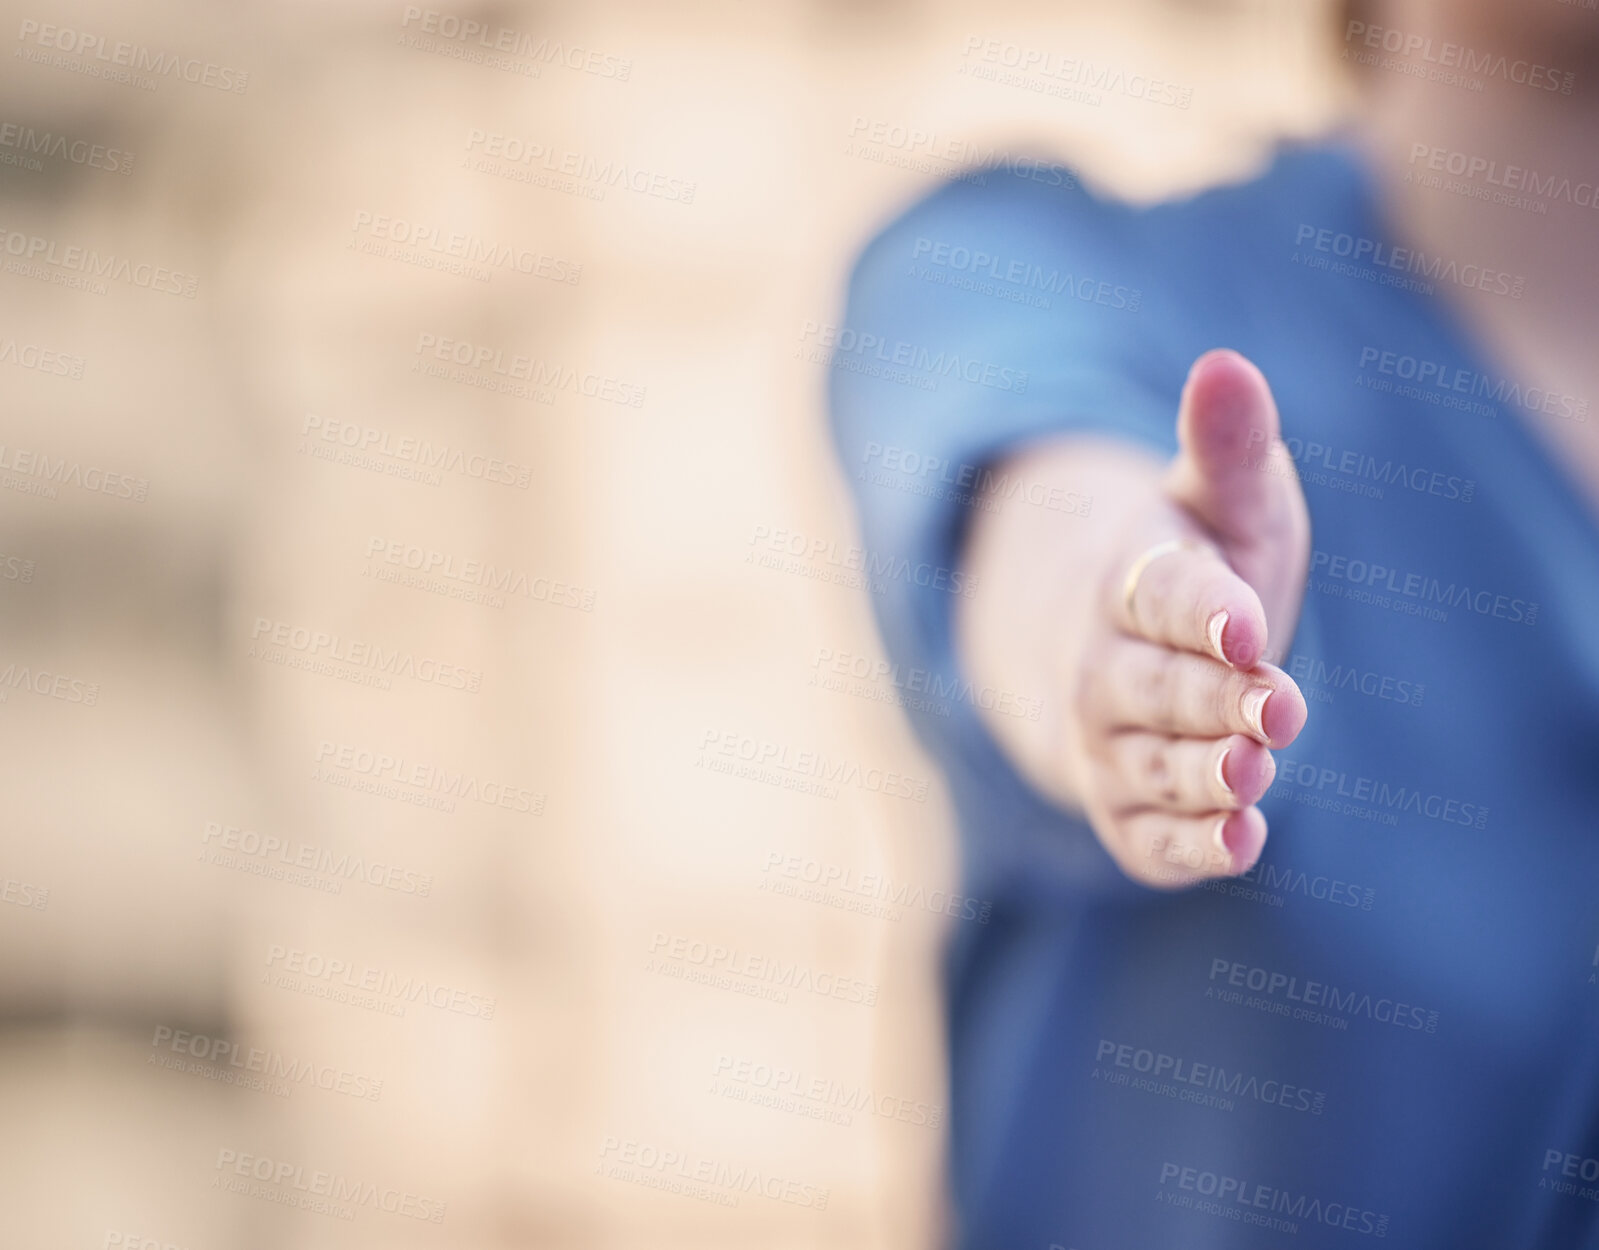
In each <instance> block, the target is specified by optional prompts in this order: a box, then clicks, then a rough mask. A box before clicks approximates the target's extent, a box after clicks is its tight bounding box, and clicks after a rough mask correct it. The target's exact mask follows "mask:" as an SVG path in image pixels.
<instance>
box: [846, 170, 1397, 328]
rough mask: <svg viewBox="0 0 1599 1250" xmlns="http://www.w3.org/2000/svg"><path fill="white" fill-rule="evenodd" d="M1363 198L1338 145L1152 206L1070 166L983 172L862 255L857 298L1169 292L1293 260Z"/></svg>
mask: <svg viewBox="0 0 1599 1250" xmlns="http://www.w3.org/2000/svg"><path fill="white" fill-rule="evenodd" d="M1365 200H1366V189H1365V183H1364V176H1363V175H1362V173H1361V172H1360V167H1359V164H1358V162H1357V161H1356V160H1355V159H1354V158H1353V156H1352V155H1351V154H1350V153H1349V152H1348V151H1347V150H1345V149H1343V148H1342V147H1339V146H1337V145H1317V146H1296V147H1285V148H1282V149H1279V150H1278V151H1277V152H1276V154H1275V155H1274V156H1273V158H1272V159H1271V160H1270V161H1269V163H1268V164H1267V165H1266V166H1265V167H1264V168H1263V169H1262V170H1260V171H1259V172H1258V173H1256V174H1255V175H1253V176H1251V177H1248V178H1246V179H1244V180H1242V181H1238V182H1233V183H1230V184H1226V185H1220V186H1215V187H1210V188H1207V189H1205V190H1203V191H1200V192H1198V193H1196V194H1192V195H1188V196H1184V197H1182V198H1177V199H1170V200H1164V201H1160V202H1156V203H1153V204H1133V203H1129V202H1126V201H1123V200H1120V199H1117V198H1115V197H1114V196H1111V195H1108V194H1102V193H1098V192H1096V191H1094V190H1092V189H1090V188H1089V187H1088V186H1087V185H1086V184H1085V183H1084V181H1083V180H1082V178H1081V177H1080V176H1079V174H1078V173H1077V172H1076V171H1074V170H1072V169H1070V168H1069V167H1066V166H1061V165H1052V164H1048V163H1045V162H1018V163H1016V164H1013V165H1009V166H1003V167H992V168H987V169H980V170H974V171H972V172H970V173H968V174H966V175H963V176H962V177H961V178H960V179H957V180H955V181H952V182H949V183H946V184H945V185H943V186H941V187H939V188H938V189H936V190H935V191H933V192H932V193H930V194H928V195H927V196H925V197H923V198H922V199H921V200H919V201H917V202H916V203H914V204H912V205H911V206H910V207H909V208H908V209H906V210H904V211H903V212H901V213H900V214H899V215H898V216H897V217H895V218H894V219H893V220H891V221H890V222H889V223H888V224H887V225H886V226H884V227H883V228H882V229H881V230H880V231H879V232H878V233H877V234H876V235H875V236H874V237H873V238H872V239H871V241H870V242H869V243H868V244H867V245H866V247H865V248H864V250H863V251H862V253H861V255H860V259H859V261H858V262H857V264H856V266H855V269H854V272H853V275H852V280H851V293H852V296H855V297H869V296H871V295H872V294H874V293H875V294H876V295H878V296H879V297H881V296H884V295H887V294H889V293H890V292H898V293H899V294H900V296H901V297H904V296H905V295H906V294H907V293H909V292H912V291H919V292H920V298H924V299H926V298H932V299H934V300H937V299H938V296H937V295H936V294H935V292H936V289H937V288H940V287H942V288H945V289H946V291H948V290H955V291H968V292H969V291H971V290H972V289H973V287H974V285H976V284H990V291H991V293H992V292H995V291H997V292H998V293H1001V294H1008V293H1009V290H1008V288H1010V287H1013V286H1017V285H1020V286H1023V287H1026V286H1029V285H1031V286H1035V287H1036V286H1039V285H1041V284H1043V285H1048V284H1050V283H1051V282H1053V283H1054V284H1055V285H1057V286H1058V285H1059V283H1060V282H1061V281H1062V280H1070V281H1074V282H1078V283H1081V282H1083V281H1084V280H1087V281H1089V282H1090V283H1095V284H1097V283H1098V282H1101V281H1109V282H1111V283H1112V284H1113V285H1115V284H1120V285H1123V286H1133V285H1138V284H1140V283H1142V284H1143V285H1145V286H1147V285H1150V284H1151V283H1154V284H1156V285H1160V284H1162V283H1170V282H1173V281H1181V279H1182V277H1183V275H1184V274H1185V272H1187V271H1194V272H1195V274H1196V276H1197V275H1198V273H1200V272H1203V271H1208V270H1211V269H1214V268H1215V267H1216V266H1217V265H1218V264H1223V263H1231V262H1236V261H1237V260H1239V259H1242V258H1244V256H1245V255H1246V254H1249V253H1255V254H1258V255H1260V256H1263V257H1265V258H1267V259H1268V260H1269V259H1270V258H1272V257H1274V256H1275V255H1276V254H1277V253H1278V252H1283V254H1284V255H1286V254H1287V252H1284V247H1283V245H1284V241H1285V240H1286V245H1287V248H1288V249H1289V250H1291V248H1292V246H1293V240H1294V235H1295V232H1296V231H1297V230H1298V229H1299V228H1300V227H1301V226H1302V225H1315V226H1316V228H1318V229H1319V228H1323V223H1335V224H1340V225H1342V224H1344V223H1348V222H1350V221H1353V220H1355V219H1358V218H1359V217H1361V216H1362V215H1363V213H1364V212H1365V207H1364V205H1365ZM1062 266H1064V267H1065V270H1066V272H1065V273H1064V275H1063V274H1062V273H1061V272H1060V271H1061V269H1062ZM1096 267H1097V269H1098V270H1099V271H1102V272H1096V271H1095V270H1096ZM1052 269H1053V270H1055V271H1056V276H1055V278H1054V279H1051V278H1050V271H1051V270H1052ZM992 284H998V285H997V286H994V285H992ZM928 288H933V289H934V290H933V291H929V290H928ZM1068 306H1069V305H1068Z"/></svg>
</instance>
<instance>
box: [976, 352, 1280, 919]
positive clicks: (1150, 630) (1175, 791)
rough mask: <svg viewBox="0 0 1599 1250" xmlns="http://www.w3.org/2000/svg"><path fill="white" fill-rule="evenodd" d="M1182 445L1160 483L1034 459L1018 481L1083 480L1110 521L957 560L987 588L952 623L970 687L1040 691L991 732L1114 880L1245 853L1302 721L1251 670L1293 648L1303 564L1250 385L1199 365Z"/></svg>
mask: <svg viewBox="0 0 1599 1250" xmlns="http://www.w3.org/2000/svg"><path fill="white" fill-rule="evenodd" d="M1177 435H1178V445H1179V450H1178V454H1177V455H1176V456H1175V457H1174V458H1173V460H1172V461H1171V462H1170V464H1168V465H1166V466H1164V468H1158V467H1156V466H1155V465H1153V464H1147V463H1142V462H1140V460H1139V458H1138V457H1136V456H1129V455H1128V454H1127V453H1126V452H1115V453H1112V452H1109V451H1105V450H1101V449H1096V448H1095V446H1094V444H1093V443H1092V442H1080V440H1076V439H1071V438H1068V439H1065V440H1061V441H1060V443H1059V444H1058V445H1057V446H1056V447H1055V448H1053V449H1051V450H1047V451H1045V452H1042V453H1037V452H1035V453H1033V456H1032V460H1031V465H1030V467H1028V469H1027V471H1029V472H1035V473H1048V474H1051V475H1052V476H1059V474H1060V473H1062V472H1071V473H1073V474H1074V475H1075V476H1076V477H1077V478H1078V479H1079V481H1080V483H1093V484H1094V485H1095V487H1096V490H1095V497H1096V504H1095V506H1096V510H1098V511H1100V512H1101V513H1108V514H1109V515H1108V522H1109V523H1108V524H1101V525H1099V526H1098V527H1096V528H1094V529H1093V530H1091V531H1088V530H1085V531H1083V532H1080V533H1076V534H1066V535H1065V536H1064V539H1063V534H1062V531H1061V530H1060V529H1058V528H1051V527H1047V526H1045V525H1044V524H1043V523H1042V522H1040V521H1039V520H1038V519H1036V518H1032V517H1018V518H1011V519H1008V520H1004V521H988V520H980V521H978V522H977V523H976V525H975V526H974V534H973V536H972V537H971V538H970V539H969V541H968V546H967V559H968V564H969V566H972V567H974V568H975V571H976V573H977V575H978V577H979V578H982V577H984V576H988V580H989V584H988V585H987V586H986V587H985V593H984V595H983V596H981V597H979V598H977V599H974V601H973V603H972V605H971V606H970V607H969V608H966V609H964V615H965V617H966V619H964V620H962V621H959V622H958V625H957V627H958V635H959V637H960V645H961V649H962V656H963V660H964V661H965V662H966V663H967V665H968V667H969V668H973V669H975V670H976V673H975V675H976V676H978V677H979V678H980V679H983V680H992V681H994V682H996V683H1032V684H1030V685H1025V686H1023V687H1022V688H1023V689H1029V690H1039V691H1040V692H1041V693H1042V696H1043V697H1042V698H1041V700H1040V701H1041V703H1042V704H1043V705H1044V706H1045V707H1046V709H1048V713H1047V714H1046V715H1044V716H1042V717H1040V718H1039V720H1038V722H1037V723H1034V724H1026V723H1020V722H1017V721H1016V720H1015V718H1005V717H998V716H990V717H989V718H988V720H989V724H990V728H991V729H992V730H993V731H994V733H995V736H996V737H997V738H998V739H999V740H1000V743H1001V745H1002V746H1004V747H1006V748H1007V749H1008V752H1009V754H1010V756H1011V758H1012V760H1013V762H1014V763H1016V765H1017V766H1018V768H1019V770H1020V771H1021V772H1022V773H1023V775H1024V776H1026V777H1028V779H1029V780H1030V781H1032V782H1033V783H1034V784H1035V786H1037V787H1038V788H1039V789H1040V790H1041V791H1042V792H1043V793H1045V794H1046V795H1048V796H1049V797H1051V798H1053V799H1055V800H1056V801H1057V802H1059V803H1060V804H1061V805H1062V806H1065V807H1067V808H1070V809H1074V810H1077V811H1079V812H1080V813H1081V814H1082V815H1083V816H1084V817H1085V818H1086V819H1087V821H1088V823H1089V824H1090V825H1091V826H1092V828H1093V830H1094V833H1095V834H1096V836H1097V837H1098V838H1099V840H1100V842H1101V843H1102V844H1103V845H1104V847H1105V849H1106V851H1107V852H1108V853H1109V854H1110V855H1111V857H1112V858H1113V859H1114V860H1115V861H1116V863H1117V864H1118V865H1119V866H1120V867H1121V869H1122V871H1123V872H1125V873H1126V874H1127V875H1128V876H1129V877H1131V878H1132V879H1134V880H1136V881H1140V882H1142V883H1144V884H1146V885H1150V886H1154V887H1157V888H1167V889H1171V888H1180V887H1184V886H1189V885H1192V884H1194V883H1196V882H1198V881H1201V880H1204V879H1206V878H1211V877H1219V876H1232V875H1237V874H1238V873H1241V872H1244V871H1247V870H1248V869H1249V868H1250V867H1251V866H1252V865H1253V864H1254V863H1255V861H1256V860H1257V859H1258V858H1259V857H1260V853H1261V850H1262V849H1263V847H1264V846H1265V841H1266V822H1265V819H1264V817H1263V816H1262V815H1261V813H1260V811H1259V809H1258V808H1257V807H1256V806H1255V804H1256V803H1257V802H1258V801H1259V800H1260V798H1261V797H1262V796H1263V795H1264V794H1265V793H1266V791H1267V789H1268V788H1269V787H1270V785H1271V782H1272V779H1273V777H1274V775H1275V771H1276V766H1275V764H1274V762H1273V760H1272V756H1271V751H1272V750H1277V749H1281V748H1283V747H1286V746H1287V745H1289V744H1290V743H1291V742H1292V741H1293V740H1294V738H1295V737H1296V736H1297V735H1298V734H1299V732H1300V730H1301V729H1302V728H1303V727H1304V724H1305V719H1306V715H1307V711H1306V706H1305V700H1304V697H1303V695H1302V694H1301V693H1300V691H1299V688H1298V687H1297V686H1296V685H1295V684H1294V682H1293V681H1292V680H1291V679H1290V678H1289V677H1288V675H1287V674H1286V673H1284V672H1283V671H1282V670H1281V669H1279V668H1277V667H1275V666H1274V665H1272V664H1271V663H1268V662H1267V661H1266V658H1265V657H1266V656H1267V655H1268V654H1271V651H1270V648H1271V646H1272V643H1273V640H1280V641H1281V643H1282V644H1286V642H1287V641H1288V640H1289V639H1290V638H1291V637H1292V635H1293V631H1294V627H1295V625H1296V624H1297V621H1298V615H1299V609H1300V604H1301V603H1302V601H1303V597H1304V592H1305V585H1306V576H1307V569H1308V566H1309V558H1310V520H1309V513H1308V510H1307V509H1306V506H1305V499H1304V494H1303V492H1302V490H1301V488H1300V484H1299V479H1298V475H1297V473H1296V471H1295V468H1294V464H1293V460H1292V458H1291V457H1290V455H1289V454H1288V451H1287V448H1286V447H1285V446H1284V445H1283V443H1282V440H1281V437H1280V425H1279V419H1278V414H1277V408H1276V404H1275V402H1274V401H1273V399H1272V395H1271V390H1270V388H1269V387H1268V385H1267V384H1266V380H1265V378H1264V377H1263V376H1262V375H1261V373H1260V371H1259V370H1258V369H1256V368H1255V366H1254V365H1252V364H1251V363H1250V362H1249V361H1247V360H1246V359H1244V358H1243V357H1242V356H1240V355H1238V354H1237V353H1235V352H1230V351H1213V352H1207V353H1206V354H1205V355H1204V356H1201V357H1200V358H1199V360H1197V361H1196V362H1195V364H1194V366H1193V368H1192V369H1191V370H1190V373H1189V376H1188V380H1187V383H1186V385H1185V386H1184V389H1183V394H1182V398H1181V402H1180V404H1179V408H1178V416H1177ZM1074 444H1077V445H1076V446H1074ZM1107 487H1108V489H1109V491H1110V493H1111V495H1112V497H1113V499H1112V506H1111V507H1109V508H1106V509H1099V505H1098V499H1099V495H1100V491H1101V490H1104V489H1106V488H1107ZM978 515H979V516H980V517H981V516H982V515H983V514H981V513H979V514H978ZM985 530H986V532H984V531H985ZM1179 542H1180V543H1181V545H1179ZM1046 585H1047V586H1048V587H1049V589H1048V590H1041V589H1040V587H1041V586H1046ZM1129 589H1130V590H1131V594H1130V595H1129V593H1128V591H1129ZM1018 621H1029V622H1032V624H1031V625H1030V626H1028V625H1023V626H1020V627H1018V625H1017V622H1018ZM1000 688H1005V686H1004V685H1003V684H1002V685H1001V687H1000ZM1011 688H1016V687H1015V686H1014V685H1012V686H1011Z"/></svg>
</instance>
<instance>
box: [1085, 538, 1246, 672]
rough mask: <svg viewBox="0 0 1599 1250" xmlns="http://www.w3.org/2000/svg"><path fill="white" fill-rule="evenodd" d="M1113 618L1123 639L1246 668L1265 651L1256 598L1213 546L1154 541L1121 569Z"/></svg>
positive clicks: (1196, 543) (1186, 542) (1193, 541)
mask: <svg viewBox="0 0 1599 1250" xmlns="http://www.w3.org/2000/svg"><path fill="white" fill-rule="evenodd" d="M1122 591H1123V593H1122V594H1120V595H1119V596H1118V602H1117V605H1116V613H1117V619H1118V624H1119V625H1120V626H1121V628H1122V631H1123V632H1124V633H1128V634H1131V635H1133V636H1134V637H1135V638H1143V639H1145V640H1146V641H1148V642H1154V643H1160V644H1161V645H1163V646H1168V647H1176V648H1178V649H1180V650H1183V651H1194V652H1198V653H1199V654H1201V655H1208V656H1211V657H1213V658H1215V659H1218V660H1221V661H1222V662H1223V663H1226V664H1231V665H1232V666H1233V667H1235V668H1243V669H1249V668H1253V667H1254V666H1255V665H1256V664H1257V663H1258V662H1259V661H1260V657H1261V656H1262V655H1263V654H1264V653H1265V650H1266V611H1265V609H1264V608H1263V607H1261V604H1260V596H1259V595H1257V594H1256V593H1255V590H1254V587H1252V586H1250V584H1249V583H1248V582H1246V581H1245V580H1244V579H1243V578H1241V577H1239V576H1238V574H1237V573H1235V572H1233V570H1232V567H1231V566H1230V565H1229V564H1228V563H1227V562H1226V560H1225V559H1223V558H1222V555H1221V553H1220V552H1219V551H1217V550H1216V549H1215V548H1214V547H1211V546H1209V545H1208V544H1205V543H1200V542H1198V541H1196V540H1183V541H1178V540H1174V541H1172V542H1171V543H1158V544H1156V545H1155V546H1154V547H1151V548H1149V549H1147V550H1145V551H1143V552H1141V553H1139V555H1138V556H1136V557H1134V559H1133V560H1132V561H1131V562H1130V563H1129V564H1128V566H1127V575H1126V579H1125V580H1124V582H1123V584H1122Z"/></svg>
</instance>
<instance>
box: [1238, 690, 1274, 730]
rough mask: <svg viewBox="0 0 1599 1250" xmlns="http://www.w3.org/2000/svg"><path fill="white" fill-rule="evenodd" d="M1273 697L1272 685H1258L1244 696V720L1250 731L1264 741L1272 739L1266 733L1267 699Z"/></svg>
mask: <svg viewBox="0 0 1599 1250" xmlns="http://www.w3.org/2000/svg"><path fill="white" fill-rule="evenodd" d="M1269 698H1271V687H1270V686H1256V687H1255V688H1254V689H1253V690H1251V691H1250V692H1249V693H1248V694H1246V695H1245V696H1244V720H1245V721H1246V722H1247V723H1248V725H1249V728H1250V731H1251V732H1252V733H1253V734H1254V735H1255V737H1257V738H1259V739H1260V740H1261V741H1262V742H1269V741H1271V739H1270V738H1269V737H1267V735H1266V700H1267V699H1269Z"/></svg>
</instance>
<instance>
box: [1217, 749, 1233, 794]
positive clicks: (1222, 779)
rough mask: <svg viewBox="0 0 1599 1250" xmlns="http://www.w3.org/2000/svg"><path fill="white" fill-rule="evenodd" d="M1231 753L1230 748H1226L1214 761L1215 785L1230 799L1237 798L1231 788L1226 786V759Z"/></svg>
mask: <svg viewBox="0 0 1599 1250" xmlns="http://www.w3.org/2000/svg"><path fill="white" fill-rule="evenodd" d="M1232 753H1233V749H1232V747H1228V748H1227V749H1226V750H1225V751H1223V752H1222V753H1221V755H1220V756H1219V757H1217V760H1216V784H1217V785H1219V786H1220V787H1221V792H1222V793H1223V794H1225V795H1226V796H1227V797H1228V798H1230V799H1231V798H1236V797H1237V795H1236V794H1235V793H1234V792H1233V788H1232V787H1231V786H1230V785H1228V784H1227V757H1228V756H1229V755H1231V754H1232Z"/></svg>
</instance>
